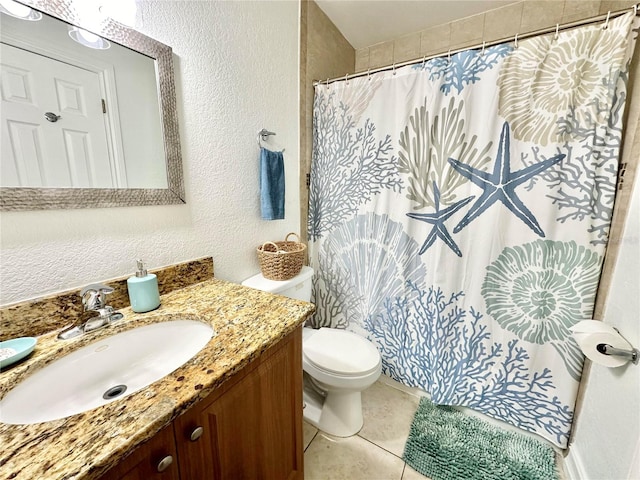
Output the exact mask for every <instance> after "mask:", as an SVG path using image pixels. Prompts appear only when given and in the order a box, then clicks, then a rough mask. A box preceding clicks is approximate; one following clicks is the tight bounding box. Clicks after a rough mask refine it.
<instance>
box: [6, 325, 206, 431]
mask: <svg viewBox="0 0 640 480" xmlns="http://www.w3.org/2000/svg"><path fill="white" fill-rule="evenodd" d="M212 336H213V329H212V328H211V327H210V326H209V325H207V324H205V323H202V322H197V321H193V320H175V321H169V322H160V323H154V324H151V325H145V326H142V327H138V328H134V329H133V330H128V331H126V332H122V333H118V334H117V335H113V336H111V337H108V338H105V339H103V340H100V341H98V342H95V343H92V344H90V345H87V346H85V347H83V348H80V349H79V350H76V351H74V352H72V353H70V354H69V355H66V356H64V357H62V358H61V359H59V360H56V361H55V362H53V363H51V364H50V365H47V366H46V367H44V368H42V369H41V370H38V371H37V372H36V373H34V374H33V375H30V376H29V377H27V378H26V379H25V380H23V381H22V382H21V383H19V384H18V385H16V387H14V388H13V389H12V390H11V391H10V392H9V393H7V395H6V396H5V397H4V398H3V399H2V400H1V401H0V422H4V423H9V424H14V425H24V424H31V423H40V422H48V421H51V420H57V419H59V418H64V417H68V416H71V415H75V414H78V413H81V412H85V411H87V410H91V409H93V408H96V407H100V406H102V405H105V404H107V403H109V402H112V401H114V400H119V399H121V398H124V397H126V396H127V395H131V394H132V393H134V392H137V391H138V390H141V389H143V388H144V387H146V386H148V385H150V384H151V383H153V382H155V381H157V380H160V379H161V378H162V377H164V376H165V375H168V374H169V373H171V372H173V371H174V370H175V369H177V368H178V367H180V366H181V365H183V364H184V363H186V362H187V361H188V360H190V359H191V358H192V357H193V356H195V354H196V353H198V352H199V351H200V350H201V349H202V347H204V346H205V345H206V344H207V343H208V342H209V340H210V339H211V337H212Z"/></svg>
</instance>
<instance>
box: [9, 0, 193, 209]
mask: <svg viewBox="0 0 640 480" xmlns="http://www.w3.org/2000/svg"><path fill="white" fill-rule="evenodd" d="M5 3H6V1H2V2H0V7H1V8H2V12H3V13H2V14H1V15H0V17H1V20H2V25H1V27H2V28H1V30H0V32H1V37H0V39H1V43H0V48H1V49H2V52H1V55H0V58H2V76H1V79H2V125H1V127H2V165H1V170H0V208H1V209H2V210H40V209H56V208H95V207H112V206H133V205H162V204H175V203H184V185H183V177H182V160H181V155H180V142H179V136H178V122H177V112H176V100H175V87H174V81H173V64H172V62H173V59H172V52H171V48H170V47H168V46H166V45H163V44H162V43H160V42H157V41H156V40H153V39H151V38H149V37H147V36H145V35H143V34H141V33H139V32H136V31H135V30H132V29H130V28H128V27H125V26H123V25H121V24H119V23H117V22H116V21H114V20H113V19H111V18H109V17H106V16H101V17H100V18H99V22H98V21H95V22H91V24H90V25H89V24H87V22H86V21H83V19H85V20H86V18H87V12H86V11H80V10H84V9H86V5H87V4H88V3H89V2H86V1H80V2H76V3H75V4H74V2H73V1H72V0H21V4H24V5H28V6H30V7H33V8H34V9H35V11H34V12H32V14H31V15H30V19H31V21H30V20H29V19H27V20H25V19H23V18H16V17H14V16H12V15H10V14H7V13H8V10H7V9H6V8H4V7H5ZM91 3H93V2H91ZM76 4H77V6H76ZM24 5H18V6H22V8H25V7H24ZM96 8H97V7H96ZM96 11H97V10H96ZM39 12H42V15H41V14H40V13H39ZM34 17H41V18H40V19H39V20H37V21H33V19H34ZM78 27H79V28H78ZM83 27H84V29H83ZM74 39H75V40H76V41H73V40H74Z"/></svg>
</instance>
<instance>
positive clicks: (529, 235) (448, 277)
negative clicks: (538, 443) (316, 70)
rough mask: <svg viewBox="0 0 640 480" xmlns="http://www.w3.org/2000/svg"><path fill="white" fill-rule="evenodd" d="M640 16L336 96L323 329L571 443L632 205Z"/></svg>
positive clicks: (328, 127) (323, 131)
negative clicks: (582, 338) (618, 233)
mask: <svg viewBox="0 0 640 480" xmlns="http://www.w3.org/2000/svg"><path fill="white" fill-rule="evenodd" d="M637 33H638V20H637V19H636V18H635V16H634V15H632V14H631V13H629V14H625V15H622V16H620V17H618V18H616V19H614V20H611V21H610V22H609V26H608V28H607V29H603V28H602V27H601V26H600V25H589V26H584V27H580V28H576V29H573V30H569V31H566V32H562V33H560V35H559V37H558V38H557V39H554V35H553V34H552V35H547V36H539V37H535V38H531V39H528V40H524V41H520V42H519V45H518V48H514V46H512V45H511V44H503V45H497V46H494V47H491V48H487V49H486V50H485V51H484V53H483V52H481V51H480V50H467V51H464V52H461V53H458V54H457V55H454V56H452V57H451V58H450V59H447V58H438V59H433V60H431V61H428V62H424V63H418V64H416V65H413V66H406V67H403V68H399V69H396V70H395V74H394V73H393V72H380V73H377V74H374V75H371V76H363V77H360V78H354V79H350V80H349V81H348V82H336V83H333V84H331V85H329V86H326V85H322V84H321V85H319V86H317V87H316V91H315V101H314V113H313V123H314V143H313V160H312V167H311V186H310V192H309V224H308V232H309V241H310V244H309V253H310V262H311V266H312V267H313V268H314V269H315V276H314V290H313V296H314V299H313V301H314V302H315V304H316V307H317V312H316V314H315V316H314V318H313V320H312V323H313V325H314V326H316V327H319V326H331V327H336V328H346V329H348V330H351V331H354V332H356V333H359V334H361V335H363V336H365V337H366V338H368V339H370V340H371V341H373V342H374V343H375V344H376V346H377V347H378V349H379V350H380V352H381V355H382V360H383V371H384V372H385V373H386V374H388V375H390V376H391V377H393V378H394V379H396V380H398V381H400V382H403V383H405V384H406V385H410V386H417V387H420V388H422V389H424V390H426V391H427V392H428V393H429V394H430V396H431V398H432V400H433V401H434V402H436V403H439V404H444V405H460V406H466V407H470V408H472V409H475V410H477V411H480V412H483V413H485V414H486V415H489V416H491V417H494V418H496V419H499V420H503V421H506V422H509V423H511V424H513V425H516V426H518V427H520V428H522V429H524V430H527V431H530V432H534V433H537V434H538V435H541V436H542V437H544V438H546V439H548V440H550V441H551V442H553V443H554V444H555V445H557V446H559V447H562V448H564V447H566V446H567V440H568V436H569V432H570V429H571V422H572V417H573V409H574V404H575V398H576V393H577V390H578V385H579V382H580V377H581V371H582V365H583V361H584V357H583V355H582V354H581V352H580V350H579V349H578V347H577V344H576V343H575V342H574V340H573V339H572V337H571V336H570V334H569V327H571V326H572V325H573V324H575V323H576V322H578V321H580V320H583V319H585V318H590V317H591V315H592V313H593V307H594V298H595V294H596V289H597V285H598V279H599V276H600V272H601V267H602V259H603V255H604V251H605V247H606V243H607V238H608V233H609V226H610V222H611V212H612V208H613V202H614V198H615V190H616V179H617V170H618V157H619V153H620V145H621V137H622V127H623V125H622V119H623V114H624V106H625V100H626V82H627V77H628V72H629V68H630V59H631V55H632V53H633V48H634V45H635V38H636V37H637Z"/></svg>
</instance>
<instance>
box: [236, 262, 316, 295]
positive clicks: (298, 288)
mask: <svg viewBox="0 0 640 480" xmlns="http://www.w3.org/2000/svg"><path fill="white" fill-rule="evenodd" d="M312 277H313V268H311V267H302V270H301V271H300V273H299V274H298V275H296V276H295V277H293V278H291V279H289V280H269V279H267V278H264V277H263V276H262V274H261V273H259V274H257V275H254V276H253V277H251V278H247V279H246V280H245V281H244V282H242V285H244V286H245V287H251V288H255V289H256V290H263V291H265V292H269V293H274V294H276V295H283V296H285V297H289V298H295V299H296V300H304V301H305V302H309V301H311V279H312Z"/></svg>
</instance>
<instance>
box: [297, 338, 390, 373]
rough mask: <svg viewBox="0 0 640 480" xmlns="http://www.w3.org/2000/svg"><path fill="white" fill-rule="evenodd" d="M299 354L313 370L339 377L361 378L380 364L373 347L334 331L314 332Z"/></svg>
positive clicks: (363, 339)
mask: <svg viewBox="0 0 640 480" xmlns="http://www.w3.org/2000/svg"><path fill="white" fill-rule="evenodd" d="M302 351H303V352H304V356H305V357H306V359H307V360H308V361H309V362H310V363H312V364H313V365H314V366H315V367H317V368H320V369H322V370H326V371H328V372H332V373H337V374H340V375H364V374H367V373H369V372H372V371H374V370H375V369H376V368H378V365H379V363H380V353H378V349H377V348H376V347H375V345H374V344H373V343H371V342H370V341H369V340H367V339H366V338H362V337H361V336H359V335H356V334H355V333H352V332H348V331H346V330H342V329H340V330H339V329H336V328H321V329H320V330H317V331H316V332H315V333H314V334H313V335H311V336H310V337H309V338H307V339H305V341H304V346H303V348H302Z"/></svg>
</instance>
